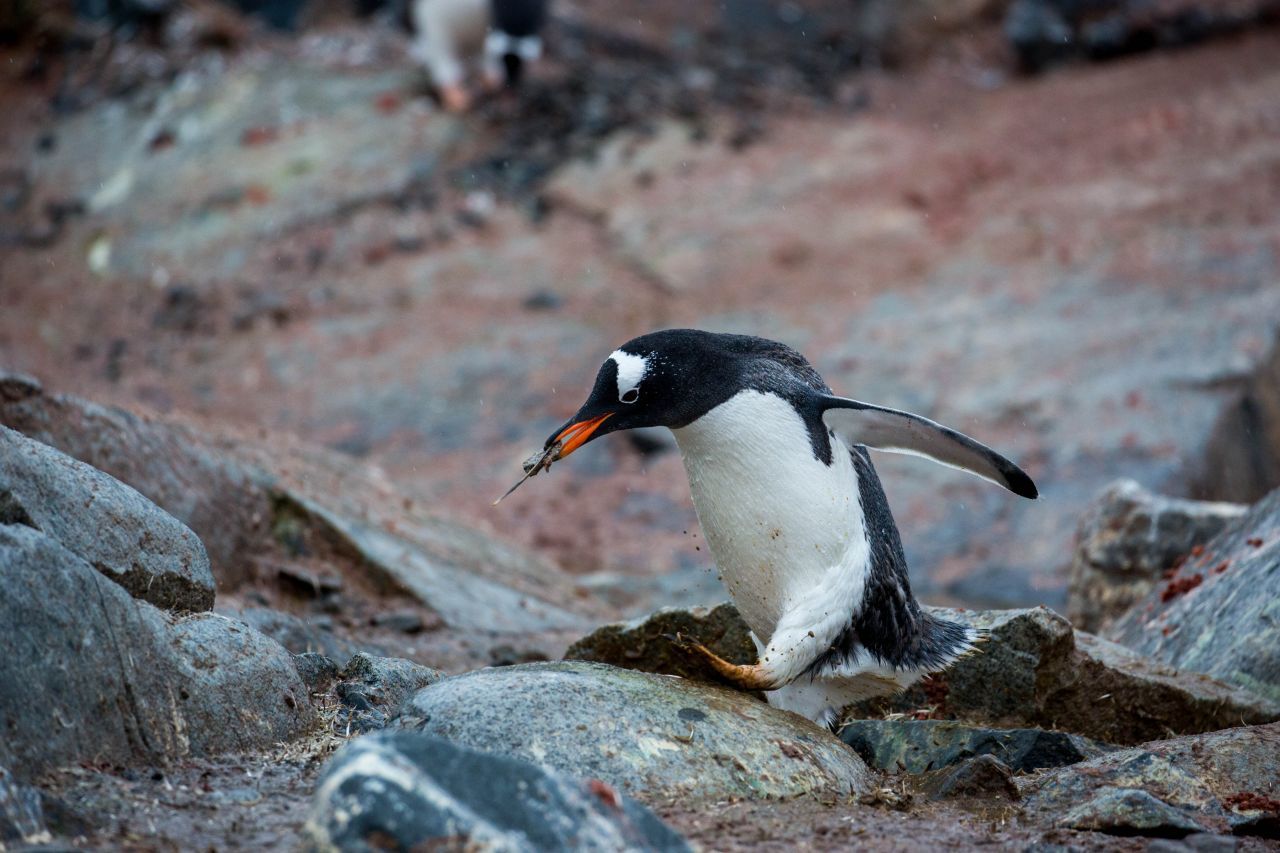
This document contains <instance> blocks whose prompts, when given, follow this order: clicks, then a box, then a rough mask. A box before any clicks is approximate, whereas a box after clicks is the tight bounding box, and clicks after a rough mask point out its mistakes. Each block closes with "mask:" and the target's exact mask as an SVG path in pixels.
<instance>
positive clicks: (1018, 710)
mask: <svg viewBox="0 0 1280 853" xmlns="http://www.w3.org/2000/svg"><path fill="white" fill-rule="evenodd" d="M939 612H940V613H941V614H942V615H944V616H945V618H947V619H950V620H954V621H962V622H966V623H968V624H970V625H973V626H975V627H978V628H980V629H982V630H984V631H987V632H988V638H987V640H986V641H985V642H984V643H983V644H982V646H981V651H980V652H979V653H978V654H974V655H970V656H968V657H965V658H962V659H961V660H960V661H958V662H957V663H956V664H955V665H954V666H952V667H951V668H950V669H948V670H947V671H946V673H944V674H941V675H938V676H934V677H933V678H932V679H931V680H930V681H929V682H928V683H927V684H923V685H920V686H918V687H915V688H913V689H912V690H909V691H907V692H906V693H904V694H902V695H900V696H898V697H896V698H894V699H892V700H890V702H889V705H890V707H892V708H894V709H897V710H901V711H914V710H917V709H930V710H929V711H928V713H930V714H937V715H938V716H941V717H944V718H945V717H954V718H958V719H962V720H973V721H979V722H984V723H988V724H996V725H1011V726H1026V725H1033V726H1040V727H1045V728H1052V729H1062V730H1065V731H1069V732H1074V733H1076V734H1081V735H1085V736H1086V737H1090V738H1094V739H1096V740H1098V741H1101V742H1104V743H1118V744H1132V743H1140V742H1142V741H1144V740H1150V739H1151V738H1153V737H1158V736H1160V735H1163V734H1167V733H1168V732H1187V733H1192V732H1204V731H1212V730H1214V729H1219V728H1223V727H1226V726H1230V725H1233V724H1236V723H1239V722H1257V723H1263V722H1270V721H1272V720H1275V719H1280V706H1277V705H1276V704H1275V703H1273V702H1271V701H1269V700H1268V699H1266V698H1265V697H1261V696H1257V695H1254V694H1252V693H1249V692H1248V691H1245V690H1242V689H1240V688H1238V687H1235V686H1233V685H1228V684H1225V683H1223V682H1221V681H1216V680H1214V679H1213V678H1210V677H1209V676H1207V675H1203V674H1200V673H1196V672H1190V671H1185V670H1179V669H1175V668H1173V667H1171V666H1168V665H1166V664H1162V663H1160V662H1158V661H1154V660H1151V659H1148V658H1144V657H1142V656H1141V655H1138V654H1135V653H1134V652H1132V651H1129V650H1128V649H1125V648H1123V647H1121V646H1119V645H1116V644H1115V643H1112V642H1109V641H1107V640H1103V639H1101V638H1098V637H1094V636H1093V635H1091V634H1086V633H1083V632H1076V631H1073V629H1072V628H1071V623H1070V622H1068V621H1067V620H1066V619H1065V618H1063V617H1062V616H1060V615H1058V614H1057V613H1054V612H1053V611H1052V610H1049V609H1048V608H1044V607H1040V608H1035V609H1030V610H1004V611H1001V610H995V611H955V610H941V609H939ZM883 707H884V703H877V702H872V703H868V704H867V705H864V706H862V708H861V710H862V711H864V712H865V711H867V710H870V709H872V708H883Z"/></svg>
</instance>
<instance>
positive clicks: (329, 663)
mask: <svg viewBox="0 0 1280 853" xmlns="http://www.w3.org/2000/svg"><path fill="white" fill-rule="evenodd" d="M293 665H294V666H295V667H297V669H298V676H299V677H300V678H301V679H302V683H303V684H305V685H307V687H308V688H309V689H310V690H311V691H312V692H318V691H320V690H323V689H325V688H326V687H328V686H329V685H330V684H332V683H333V682H335V681H337V680H338V674H339V672H340V669H339V667H338V664H337V663H335V662H334V660H333V658H331V657H327V656H325V655H322V654H320V653H319V652H303V653H302V654H297V655H294V656H293Z"/></svg>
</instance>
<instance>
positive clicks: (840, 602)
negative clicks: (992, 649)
mask: <svg viewBox="0 0 1280 853" xmlns="http://www.w3.org/2000/svg"><path fill="white" fill-rule="evenodd" d="M641 426H666V427H669V428H670V429H671V430H672V432H673V433H674V435H675V437H676V441H677V443H678V445H679V447H680V451H681V455H682V457H683V459H684V464H685V470H686V472H687V473H688V476H689V486H690V489H691V491H692V493H693V501H694V506H695V508H696V509H697V513H698V518H699V521H700V522H701V524H702V528H703V532H704V534H705V536H706V539H707V542H708V545H709V546H710V548H711V553H712V555H713V556H714V557H715V560H716V565H717V567H718V569H719V571H720V574H721V577H722V578H723V580H724V582H725V584H726V586H727V587H728V590H729V594H730V596H731V597H732V598H733V600H734V603H735V604H736V605H737V607H738V610H739V611H740V612H741V614H742V616H743V618H744V619H745V620H746V622H747V624H748V625H749V626H750V628H751V630H752V633H753V635H754V638H755V640H756V644H757V647H758V649H759V655H760V657H759V660H758V661H757V663H755V664H753V665H750V666H738V665H734V664H731V663H728V662H727V661H724V660H722V659H720V658H718V657H716V656H715V655H714V654H712V653H711V652H710V651H708V650H706V649H703V648H702V647H700V646H696V645H695V646H694V648H695V650H697V651H698V652H699V653H701V654H702V655H703V656H704V657H706V658H707V660H708V662H709V663H711V664H712V665H713V666H714V667H715V669H716V670H717V671H718V672H719V673H720V674H721V675H722V676H723V677H725V678H726V679H728V680H730V681H732V682H734V683H737V684H738V685H740V686H743V687H746V688H750V689H758V690H766V691H769V693H768V697H769V701H770V703H771V704H774V705H777V706H779V707H783V708H787V709H790V710H793V711H796V712H798V713H801V714H804V715H805V716H808V717H810V718H811V719H814V720H821V721H827V722H829V721H830V719H831V715H832V714H833V712H834V711H836V710H838V709H839V708H841V707H843V706H844V705H846V704H848V703H850V702H853V701H856V700H858V699H861V698H866V697H868V696H874V695H880V694H884V693H889V692H896V691H897V690H900V689H902V688H903V687H906V686H907V685H909V684H911V683H913V682H914V681H916V680H918V679H919V678H920V677H921V676H923V675H925V674H927V673H929V672H936V671H939V670H941V669H944V668H945V667H947V666H948V665H949V664H950V663H952V662H953V661H954V660H955V659H956V658H957V657H959V656H961V655H963V654H965V653H966V652H967V651H969V650H970V649H971V648H972V644H973V642H974V640H975V639H976V637H975V635H974V632H973V631H972V629H970V628H968V627H966V626H962V625H958V624H954V623H951V622H946V621H943V620H941V619H938V618H936V617H933V616H931V615H929V614H927V613H925V612H924V611H922V610H921V608H920V606H919V605H918V604H917V603H916V600H915V597H914V596H913V595H912V593H911V584H910V581H909V580H908V577H907V565H906V559H905V557H904V556H903V551H902V542H901V540H900V538H899V535H898V529H897V526H896V525H895V523H894V520H893V515H892V513H891V512H890V509H889V505H888V502H887V501H886V499H885V495H884V491H883V490H882V488H881V486H880V480H879V478H878V477H877V476H876V472H875V468H874V467H873V465H872V463H871V459H870V457H869V455H868V453H867V448H868V447H871V448H875V449H881V450H889V451H897V452H904V453H911V454H915V455H920V456H925V457H928V458H931V459H934V460H936V461H938V462H941V463H943V464H946V465H950V466H953V467H958V468H962V469H964V470H967V471H970V472H972V473H975V474H977V475H978V476H980V477H983V478H984V479H987V480H990V481H991V482H994V483H997V484H999V485H1001V486H1004V487H1005V488H1007V489H1009V490H1010V491H1012V492H1014V493H1015V494H1018V495H1021V496H1023V497H1027V498H1035V497H1036V496H1037V492H1036V487H1035V484H1034V483H1032V481H1031V479H1030V477H1028V476H1027V475H1026V474H1025V473H1024V472H1023V471H1022V470H1021V469H1019V468H1018V467H1017V466H1016V465H1014V464H1013V463H1012V462H1010V461H1009V460H1007V459H1005V458H1004V457H1002V456H1000V455H999V454H997V453H996V452H995V451H993V450H991V449H990V448H987V447H985V446H984V445H982V444H979V443H978V442H976V441H974V440H973V439H971V438H969V437H968V436H965V435H962V434H960V433H958V432H956V431H954V430H951V429H949V428H947V427H944V426H942V425H940V424H936V423H934V422H933V421H930V420H928V419H926V418H922V417H919V416H917V415H912V414H909V413H906V412H899V411H896V410H893V409H887V408H883V407H880V406H873V405H870V404H867V403H860V402H858V401H855V400H850V399H846V398H843V397H838V396H836V395H834V394H833V393H832V391H831V389H830V388H829V387H828V386H827V384H826V383H825V382H824V381H823V380H822V377H821V376H819V375H818V373H817V371H816V370H814V368H813V367H812V366H811V365H810V364H809V362H808V361H806V360H805V358H804V356H802V355H800V354H799V353H798V352H796V351H795V350H793V349H791V348H790V347H787V346H785V345H784V344H780V343H777V342H775V341H769V340H765V339H763V338H756V337H749V336H745V335H722V334H713V333H709V332H702V331H697V330H692V329H673V330H667V331H661V332H654V333H651V334H648V335H643V336H641V337H638V338H635V339H634V340H631V341H628V342H627V343H625V344H623V345H622V346H621V347H619V348H618V349H617V350H615V351H614V352H613V353H612V354H611V355H610V356H609V358H608V359H606V361H605V363H604V365H603V366H602V367H601V368H600V371H599V373H598V374H597V376H596V381H595V386H594V388H593V389H592V392H591V396H590V398H589V399H588V400H587V402H586V403H585V404H584V405H583V406H582V408H581V409H580V410H579V412H578V413H577V414H576V415H575V416H574V417H573V418H572V419H571V420H570V421H569V422H568V423H566V424H565V425H564V427H562V428H561V429H559V430H557V431H556V432H555V433H554V434H553V435H552V436H551V437H550V438H549V439H548V440H547V447H552V446H553V445H555V444H556V443H557V442H561V443H563V448H564V449H563V450H562V455H567V454H568V453H572V452H573V451H574V450H576V449H577V448H578V447H580V446H581V445H582V444H585V443H586V442H588V441H590V440H592V439H594V438H597V437H599V436H601V435H604V434H607V433H609V432H614V431H617V430H622V429H629V428H633V427H641Z"/></svg>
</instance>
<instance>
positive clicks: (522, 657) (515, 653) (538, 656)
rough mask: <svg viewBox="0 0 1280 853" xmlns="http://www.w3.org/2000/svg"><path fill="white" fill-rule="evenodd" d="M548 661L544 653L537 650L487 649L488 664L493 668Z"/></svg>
mask: <svg viewBox="0 0 1280 853" xmlns="http://www.w3.org/2000/svg"><path fill="white" fill-rule="evenodd" d="M544 660H550V658H549V657H548V656H547V654H546V652H540V651H538V650H537V649H517V648H516V647H515V646H511V645H505V644H504V645H501V646H494V647H493V648H491V649H489V663H490V664H492V665H493V666H515V665H516V664H518V663H537V662H538V661H544Z"/></svg>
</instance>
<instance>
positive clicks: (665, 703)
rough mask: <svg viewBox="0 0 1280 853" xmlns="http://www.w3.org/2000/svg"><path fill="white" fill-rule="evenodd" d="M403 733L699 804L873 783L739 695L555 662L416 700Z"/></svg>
mask: <svg viewBox="0 0 1280 853" xmlns="http://www.w3.org/2000/svg"><path fill="white" fill-rule="evenodd" d="M399 726H400V727H401V728H409V729H415V730H419V731H424V732H427V733H429V734H434V735H439V736H441V737H445V738H448V739H449V740H452V741H455V742H457V743H460V744H463V745H465V746H469V747H473V748H475V749H480V750H484V751H487V752H498V753H505V754H510V755H516V756H519V757H521V758H526V759H530V760H533V761H538V762H542V763H546V764H548V765H550V766H552V767H554V768H556V769H557V770H560V771H563V772H565V773H568V774H570V775H573V776H578V777H594V778H599V779H602V780H603V781H605V782H607V783H609V784H610V785H613V786H615V787H617V788H619V789H621V790H624V791H627V792H628V793H632V794H669V795H673V796H680V797H685V798H695V799H699V800H719V799H726V798H729V797H786V796H795V795H798V794H806V793H812V794H818V795H837V794H850V793H862V792H864V791H865V790H867V789H868V788H869V787H870V786H871V784H872V780H873V776H872V774H871V772H870V771H869V770H867V767H866V765H865V764H863V762H862V760H861V759H860V758H858V756H857V755H855V754H854V753H853V751H852V750H850V749H849V748H848V747H846V746H845V745H844V744H842V743H841V742H840V741H839V740H837V739H836V738H834V737H833V736H832V735H831V734H830V733H828V732H827V731H825V730H823V729H820V728H818V727H817V726H815V725H813V723H811V722H809V721H808V720H805V719H803V718H801V717H799V716H796V715H795V714H791V713H788V712H786V711H779V710H777V709H775V708H770V707H769V706H768V705H766V704H764V703H763V702H760V701H757V700H755V699H753V698H751V697H749V696H746V695H744V694H742V693H737V692H734V691H731V690H726V689H724V688H721V687H713V686H711V685H707V684H701V683H698V682H693V681H687V680H685V679H681V678H673V677H669V676H661V675H652V674H649V673H642V672H634V671H631V670H624V669H617V668H615V667H611V666H606V665H604V664H597V663H584V662H578V661H561V662H555V663H535V664H522V665H518V666H509V667H501V668H497V669H484V670H479V671H476V672H471V673H467V674H466V675H461V676H457V677H455V678H447V679H445V680H444V681H441V682H440V683H438V684H434V685H432V686H431V687H428V688H426V689H425V690H421V691H419V692H418V693H417V695H415V696H414V697H413V698H412V699H410V700H409V701H408V702H406V703H405V707H404V711H403V716H402V717H401V718H400V720H399Z"/></svg>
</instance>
